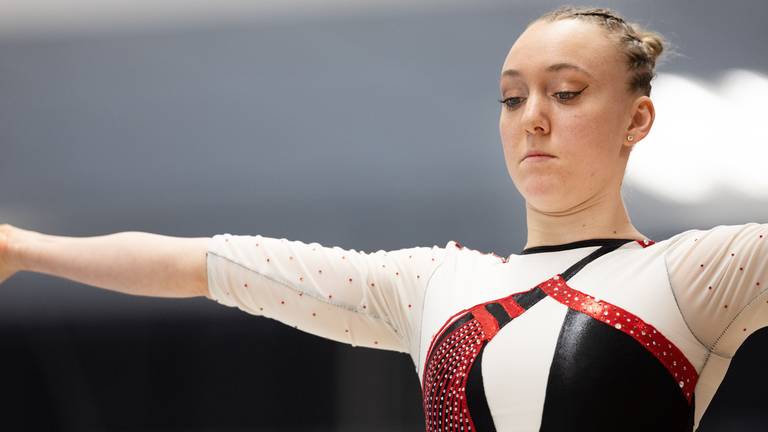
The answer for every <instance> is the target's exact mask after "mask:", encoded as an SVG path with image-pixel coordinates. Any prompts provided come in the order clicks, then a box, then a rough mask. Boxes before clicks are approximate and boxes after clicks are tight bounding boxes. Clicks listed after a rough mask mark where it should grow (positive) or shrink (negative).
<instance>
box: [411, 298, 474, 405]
mask: <svg viewBox="0 0 768 432" xmlns="http://www.w3.org/2000/svg"><path fill="white" fill-rule="evenodd" d="M468 310H469V308H467V309H464V310H460V311H458V312H456V313H455V314H453V315H451V317H450V318H448V319H447V320H445V324H443V326H442V327H440V330H438V331H437V333H435V334H433V335H432V340H430V341H429V349H427V356H426V357H425V360H424V368H423V370H422V373H421V376H422V379H423V378H424V377H425V376H426V375H425V374H426V373H427V362H428V361H429V356H430V355H431V354H432V350H433V349H434V348H435V346H434V345H435V341H436V340H437V338H438V337H439V336H440V335H441V334H443V331H444V330H445V328H446V327H448V326H449V325H450V324H451V323H452V322H453V319H454V318H456V317H457V316H459V315H461V314H463V313H464V312H467V311H468ZM422 394H424V389H423V386H422Z"/></svg>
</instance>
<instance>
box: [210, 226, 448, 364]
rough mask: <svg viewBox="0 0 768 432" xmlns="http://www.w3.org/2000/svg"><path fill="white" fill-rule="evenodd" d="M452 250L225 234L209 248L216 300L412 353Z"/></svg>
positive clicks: (346, 339)
mask: <svg viewBox="0 0 768 432" xmlns="http://www.w3.org/2000/svg"><path fill="white" fill-rule="evenodd" d="M449 243H450V242H449ZM446 247H447V245H446ZM446 247H438V246H433V247H413V248H407V249H399V250H393V251H384V250H378V251H376V252H372V253H369V252H364V251H356V250H354V249H350V250H347V249H342V248H340V247H338V246H333V247H327V246H323V245H321V244H319V243H304V242H302V241H298V240H288V239H286V238H271V237H265V236H261V235H232V234H218V235H215V236H213V237H212V238H211V240H210V242H209V246H208V252H207V269H208V287H209V291H210V298H211V299H213V300H215V301H217V302H218V303H220V304H223V305H226V306H230V307H237V308H239V309H241V310H243V311H245V312H247V313H250V314H253V315H260V316H265V317H268V318H272V319H276V320H278V321H280V322H282V323H284V324H287V325H291V326H294V327H296V328H298V329H300V330H303V331H306V332H308V333H311V334H314V335H317V336H322V337H325V338H328V339H331V340H335V341H339V342H343V343H348V344H351V345H352V346H365V347H370V348H378V349H385V350H392V351H398V352H405V353H413V352H414V350H416V349H417V347H418V338H419V331H420V325H421V311H422V301H423V299H424V291H425V290H426V287H427V284H428V283H429V280H430V277H431V275H432V274H433V272H434V271H435V269H437V268H438V267H439V265H440V263H441V262H442V259H443V256H444V254H445V250H446Z"/></svg>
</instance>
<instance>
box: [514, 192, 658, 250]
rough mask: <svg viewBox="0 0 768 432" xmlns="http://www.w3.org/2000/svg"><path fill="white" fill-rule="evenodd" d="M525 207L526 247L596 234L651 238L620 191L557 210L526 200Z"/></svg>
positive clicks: (583, 238) (588, 237)
mask: <svg viewBox="0 0 768 432" xmlns="http://www.w3.org/2000/svg"><path fill="white" fill-rule="evenodd" d="M525 209H526V210H525V213H526V220H527V225H528V241H527V243H526V244H525V247H524V249H527V248H531V247H536V246H545V245H557V244H563V243H570V242H574V241H578V240H586V239H594V238H622V239H636V240H644V239H646V238H648V237H647V236H645V235H643V234H642V233H641V232H640V231H638V230H637V229H636V228H635V227H634V226H633V225H632V222H631V221H630V219H629V214H628V213H627V209H626V207H625V206H624V201H623V200H622V198H621V194H620V193H619V192H618V191H617V192H616V193H615V194H606V195H595V196H593V197H591V198H590V199H588V200H586V201H584V202H582V203H579V204H577V205H575V206H573V207H571V208H567V209H562V210H557V211H542V210H540V209H536V208H535V207H533V206H531V205H530V204H528V203H527V202H526V205H525Z"/></svg>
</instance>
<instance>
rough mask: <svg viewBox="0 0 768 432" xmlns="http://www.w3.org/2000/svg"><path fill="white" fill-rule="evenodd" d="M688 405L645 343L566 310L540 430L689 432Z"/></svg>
mask: <svg viewBox="0 0 768 432" xmlns="http://www.w3.org/2000/svg"><path fill="white" fill-rule="evenodd" d="M693 409H694V404H691V405H690V406H689V405H688V402H687V401H686V399H685V397H684V396H683V394H682V393H681V392H680V387H679V385H678V383H677V382H675V379H674V377H672V376H671V375H670V373H669V371H668V370H667V369H666V368H665V367H664V365H663V364H662V363H661V362H660V361H659V360H658V359H657V358H656V357H655V356H654V355H653V354H651V352H650V351H648V350H647V349H646V347H644V346H642V345H641V344H640V343H639V342H638V341H637V340H635V339H634V338H633V337H632V336H630V335H627V334H626V333H624V332H622V331H620V330H617V329H615V328H613V327H612V326H611V325H609V324H606V323H604V322H602V321H599V320H596V319H594V318H592V317H591V316H589V315H586V314H583V313H581V312H578V311H575V310H573V309H570V310H568V312H567V314H566V317H565V320H564V322H563V326H562V328H561V330H560V335H559V337H558V341H557V347H556V350H555V355H554V358H553V361H552V365H551V367H550V370H549V377H548V382H547V391H546V396H545V401H544V410H543V413H542V423H541V429H540V430H541V431H545V432H549V431H557V432H560V431H564V430H590V431H612V432H613V431H617V430H621V431H644V432H646V431H668V432H678V431H680V432H682V431H685V432H690V431H691V430H692V428H693V423H692V421H693V412H692V411H693Z"/></svg>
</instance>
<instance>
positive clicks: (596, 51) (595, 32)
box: [502, 19, 621, 80]
mask: <svg viewBox="0 0 768 432" xmlns="http://www.w3.org/2000/svg"><path fill="white" fill-rule="evenodd" d="M619 62H620V55H619V52H618V50H617V49H616V46H615V43H614V42H613V41H612V40H611V39H609V37H608V34H607V32H606V31H605V30H604V29H603V28H601V27H600V26H598V25H596V24H592V23H588V22H585V21H581V20H576V19H564V20H559V21H554V22H544V21H537V22H535V23H533V24H531V26H530V27H528V28H527V29H526V30H525V31H524V32H523V33H522V34H521V35H520V36H519V37H518V38H517V40H516V41H515V43H514V45H512V48H511V49H510V50H509V53H508V54H507V57H506V59H505V60H504V65H503V67H502V71H505V70H507V69H516V70H518V71H520V72H521V74H522V76H521V78H523V79H529V78H534V77H535V76H538V75H541V74H545V73H546V72H545V69H546V68H547V67H548V66H550V65H553V64H557V63H571V64H574V65H576V66H579V67H582V68H584V69H586V70H587V71H588V72H589V73H590V74H591V75H592V76H593V77H594V78H595V79H598V80H599V79H601V78H603V79H612V78H615V76H614V75H615V74H616V73H617V72H618V71H620V70H621V69H620V68H619V67H618V66H619V65H620V63H619ZM576 73H578V72H576Z"/></svg>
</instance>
